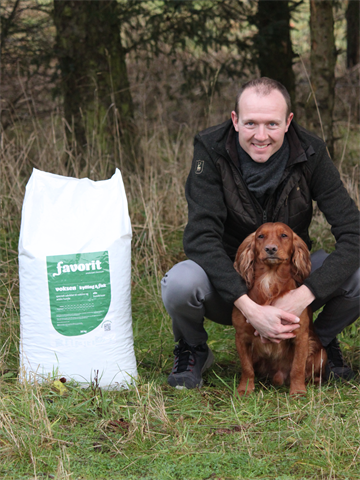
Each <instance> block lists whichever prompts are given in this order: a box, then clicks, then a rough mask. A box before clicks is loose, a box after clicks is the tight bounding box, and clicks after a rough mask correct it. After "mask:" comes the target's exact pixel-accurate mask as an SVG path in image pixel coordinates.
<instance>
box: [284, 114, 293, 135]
mask: <svg viewBox="0 0 360 480" xmlns="http://www.w3.org/2000/svg"><path fill="white" fill-rule="evenodd" d="M293 118H294V114H293V113H292V112H291V113H290V115H289V116H288V119H287V120H286V130H285V132H287V131H288V130H289V127H290V123H291V120H292V119H293Z"/></svg>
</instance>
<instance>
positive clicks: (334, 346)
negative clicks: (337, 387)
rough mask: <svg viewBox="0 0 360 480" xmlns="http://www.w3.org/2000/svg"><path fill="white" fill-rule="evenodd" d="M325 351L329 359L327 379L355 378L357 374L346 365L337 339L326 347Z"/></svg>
mask: <svg viewBox="0 0 360 480" xmlns="http://www.w3.org/2000/svg"><path fill="white" fill-rule="evenodd" d="M325 350H326V353H327V357H328V360H327V363H326V366H325V379H326V380H332V379H334V380H352V379H353V378H354V377H355V373H354V372H353V371H352V370H351V368H350V367H349V365H347V364H346V362H345V360H344V357H343V354H342V351H341V350H340V345H339V342H338V340H337V338H336V337H335V338H334V340H331V342H330V343H329V345H328V346H327V347H325Z"/></svg>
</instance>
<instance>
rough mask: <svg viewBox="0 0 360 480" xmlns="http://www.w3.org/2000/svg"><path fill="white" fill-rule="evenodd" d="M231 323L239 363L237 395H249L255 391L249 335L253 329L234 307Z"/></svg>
mask: <svg viewBox="0 0 360 480" xmlns="http://www.w3.org/2000/svg"><path fill="white" fill-rule="evenodd" d="M232 322H233V325H234V327H235V332H236V333H235V344H236V349H237V352H238V354H239V358H240V363H241V379H240V383H239V386H238V388H237V391H238V393H239V395H241V396H242V395H249V394H250V393H252V392H253V391H254V390H255V373H254V367H253V361H252V353H251V342H249V329H252V332H250V335H251V334H252V336H253V335H254V329H253V327H251V325H249V324H248V323H246V320H245V317H244V316H243V314H242V313H241V312H240V311H239V310H238V309H237V308H236V307H234V310H233V316H232Z"/></svg>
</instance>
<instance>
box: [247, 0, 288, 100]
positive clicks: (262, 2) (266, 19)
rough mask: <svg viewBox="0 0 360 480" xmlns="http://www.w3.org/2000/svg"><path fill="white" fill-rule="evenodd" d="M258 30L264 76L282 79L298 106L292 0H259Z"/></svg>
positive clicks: (255, 18)
mask: <svg viewBox="0 0 360 480" xmlns="http://www.w3.org/2000/svg"><path fill="white" fill-rule="evenodd" d="M254 24H255V25H256V26H257V28H258V33H257V35H256V36H255V38H254V45H255V47H256V50H257V53H258V55H257V64H258V67H259V69H260V73H261V76H263V77H270V78H273V79H275V80H278V81H279V82H281V83H282V84H283V85H285V87H286V88H287V90H288V92H289V94H290V97H291V100H292V104H293V106H294V107H295V75H294V72H293V69H292V64H293V58H294V52H293V50H292V45H291V39H290V8H289V2H286V1H282V0H273V1H267V0H259V2H258V11H257V13H256V15H255V17H254Z"/></svg>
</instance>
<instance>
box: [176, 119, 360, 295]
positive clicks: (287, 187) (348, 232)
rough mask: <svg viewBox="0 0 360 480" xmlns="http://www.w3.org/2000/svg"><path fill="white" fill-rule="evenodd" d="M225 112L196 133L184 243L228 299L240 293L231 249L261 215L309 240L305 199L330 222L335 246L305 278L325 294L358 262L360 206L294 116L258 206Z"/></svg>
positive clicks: (241, 288)
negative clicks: (278, 170)
mask: <svg viewBox="0 0 360 480" xmlns="http://www.w3.org/2000/svg"><path fill="white" fill-rule="evenodd" d="M235 135H237V132H235V129H234V128H233V125H232V122H231V120H228V121H226V122H225V123H222V124H221V125H217V126H215V127H211V128H208V129H207V130H204V131H203V132H200V133H199V134H198V135H197V136H196V137H195V143H194V159H193V164H192V168H191V171H190V174H189V176H188V179H187V182H186V188H185V194H186V198H187V201H188V207H189V220H188V224H187V226H186V228H185V232H184V249H185V253H186V255H187V256H188V258H190V259H192V260H194V261H195V262H196V263H197V264H199V265H200V266H201V267H202V268H203V269H204V270H205V272H206V273H207V275H208V276H209V278H210V281H211V282H212V284H213V285H214V287H215V289H216V290H217V291H218V292H219V294H220V295H221V296H222V297H223V298H224V299H225V300H226V301H228V302H230V303H233V302H234V301H235V300H236V299H237V298H239V297H240V296H241V295H243V294H245V293H247V288H246V285H245V282H244V281H243V280H242V279H241V277H240V276H239V275H238V273H237V272H236V271H235V269H234V267H233V261H234V257H235V253H236V250H237V248H238V246H239V245H240V243H241V242H242V241H243V240H244V238H246V237H247V236H248V235H249V234H250V233H252V232H254V231H255V230H256V229H257V228H258V227H259V226H260V225H262V224H263V223H265V222H284V223H286V224H287V225H289V226H290V227H291V228H292V229H293V230H294V231H295V232H296V233H297V234H298V235H299V236H300V237H301V238H302V239H303V240H304V241H305V242H306V243H307V245H308V247H309V248H311V241H310V237H309V233H308V228H309V225H310V222H311V218H312V202H313V200H314V201H316V202H317V204H318V206H319V208H320V210H321V211H322V212H323V213H324V215H325V217H326V219H327V221H328V222H329V224H330V225H331V231H332V233H333V235H334V237H335V239H336V245H335V251H334V252H332V254H331V255H330V256H329V258H328V259H327V260H326V261H325V262H324V264H323V266H322V267H321V268H320V269H318V270H317V271H315V272H314V273H313V274H312V275H311V276H310V277H309V278H308V279H307V280H306V281H305V282H304V283H305V285H307V286H308V287H309V289H310V290H311V291H312V292H313V293H314V295H315V297H316V298H323V299H325V298H326V297H327V296H328V295H330V294H331V293H332V292H333V291H334V290H336V288H337V287H338V286H340V285H341V284H342V283H343V282H344V281H345V280H346V279H347V278H348V277H349V276H350V275H351V274H352V273H353V272H354V271H355V270H356V269H357V268H358V266H359V239H360V227H359V211H358V209H357V207H356V205H355V203H354V202H353V200H352V199H351V198H350V196H349V194H348V193H347V191H346V189H345V187H344V186H343V184H342V182H341V180H340V176H339V173H338V171H337V169H336V167H335V166H334V164H333V162H332V161H331V159H330V158H329V156H328V154H327V150H326V145H325V143H324V142H323V141H322V140H321V139H320V138H318V137H317V136H316V135H314V134H312V133H310V132H308V131H307V130H305V129H304V128H301V127H300V126H298V125H297V124H296V123H295V122H294V121H293V122H292V123H291V124H290V127H289V131H288V132H287V133H286V135H287V138H288V141H289V145H290V156H289V160H288V163H287V165H286V168H285V171H284V174H283V177H282V180H281V181H280V184H279V186H278V188H277V190H276V191H275V192H274V194H273V195H272V196H271V197H270V198H269V199H268V201H267V203H266V206H265V207H264V208H262V206H261V205H260V204H259V202H258V201H257V200H256V198H255V197H254V195H252V194H251V193H250V192H249V190H248V188H247V187H246V184H245V182H244V180H243V178H242V175H241V171H240V168H239V161H238V155H237V150H236V143H235Z"/></svg>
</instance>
